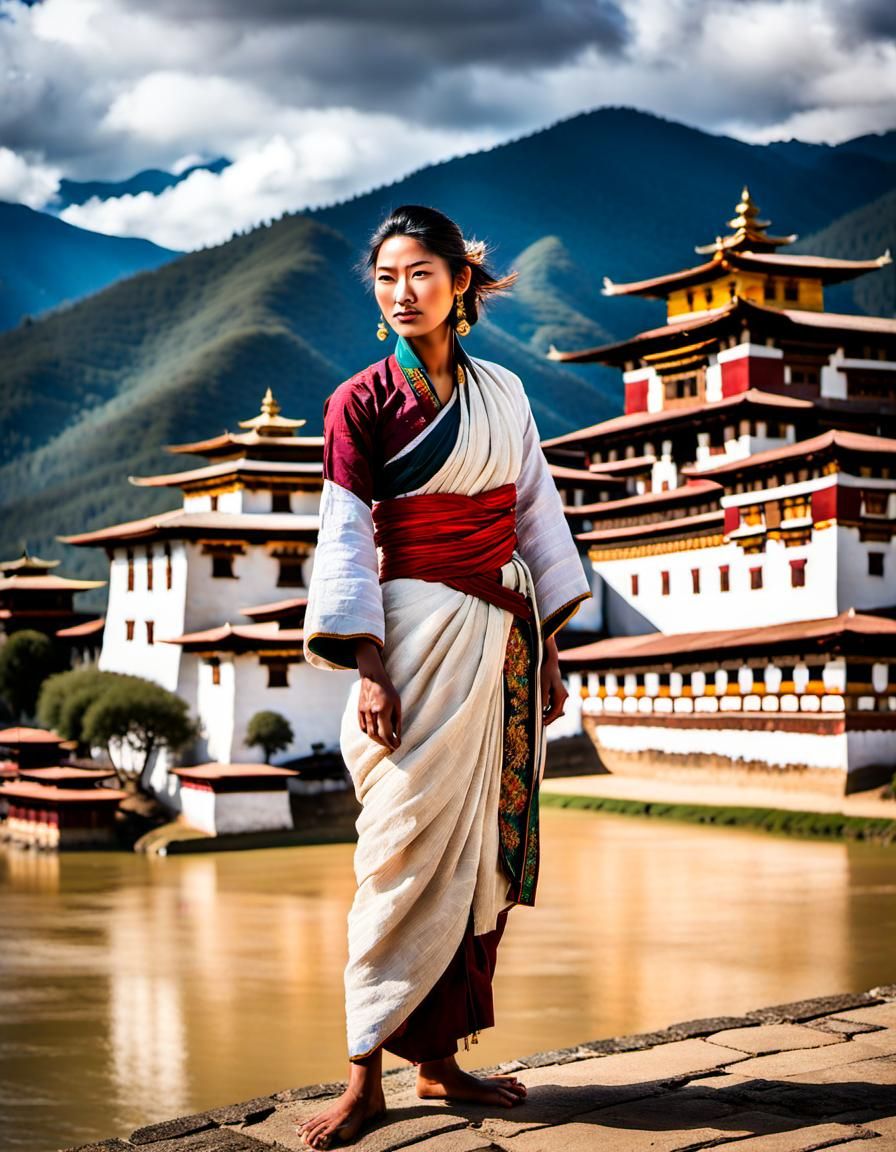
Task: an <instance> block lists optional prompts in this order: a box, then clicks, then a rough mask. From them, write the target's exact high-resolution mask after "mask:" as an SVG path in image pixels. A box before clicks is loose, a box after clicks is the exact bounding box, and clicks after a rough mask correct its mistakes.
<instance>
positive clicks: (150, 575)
mask: <svg viewBox="0 0 896 1152" xmlns="http://www.w3.org/2000/svg"><path fill="white" fill-rule="evenodd" d="M152 563H153V555H152V548H147V549H146V591H147V592H152V579H153V570H152Z"/></svg>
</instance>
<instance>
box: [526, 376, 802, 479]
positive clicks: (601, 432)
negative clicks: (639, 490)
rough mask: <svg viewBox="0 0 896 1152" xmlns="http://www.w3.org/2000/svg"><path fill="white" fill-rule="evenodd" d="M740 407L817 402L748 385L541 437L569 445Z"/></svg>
mask: <svg viewBox="0 0 896 1152" xmlns="http://www.w3.org/2000/svg"><path fill="white" fill-rule="evenodd" d="M740 407H754V408H756V407H758V408H787V409H790V410H793V411H796V410H801V411H804V412H811V411H812V410H813V408H814V405H813V403H812V401H811V400H797V399H796V398H795V397H793V396H779V395H778V394H777V393H776V392H762V391H760V389H758V388H748V389H746V391H744V392H737V393H735V395H733V396H725V397H723V398H722V399H721V400H707V401H703V402H701V403H699V404H682V405H679V406H677V407H675V408H663V409H661V410H660V411H659V412H628V413H626V414H625V415H624V416H612V417H611V418H610V419H609V420H602V421H601V422H600V423H599V424H592V425H591V426H590V427H589V428H580V429H578V430H577V431H576V432H565V433H564V434H563V435H562V436H554V437H553V438H552V439H550V440H542V442H541V443H542V447H544V448H560V447H564V446H565V445H568V444H577V443H580V442H582V441H587V440H594V439H599V438H600V437H602V436H607V435H612V434H613V433H616V432H628V431H630V430H631V429H633V428H649V427H650V426H651V425H653V424H658V425H660V426H661V427H662V426H665V425H671V424H678V423H682V422H685V421H688V420H693V419H695V418H698V417H704V416H706V415H710V414H711V413H713V412H722V413H723V414H724V413H726V412H727V411H728V410H729V409H732V408H740ZM624 463H625V461H624V460H622V461H618V460H614V461H611V462H608V463H606V464H604V463H599V464H594V465H592V467H593V468H594V469H595V470H603V469H607V468H615V467H616V466H617V465H619V464H624Z"/></svg>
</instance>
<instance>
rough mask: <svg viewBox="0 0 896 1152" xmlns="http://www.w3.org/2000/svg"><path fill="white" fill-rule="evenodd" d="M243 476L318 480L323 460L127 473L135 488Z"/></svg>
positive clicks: (233, 462) (228, 462)
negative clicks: (165, 472)
mask: <svg viewBox="0 0 896 1152" xmlns="http://www.w3.org/2000/svg"><path fill="white" fill-rule="evenodd" d="M243 476H251V477H252V478H253V479H255V480H259V479H268V478H269V479H270V480H272V481H279V480H283V479H302V478H306V477H310V478H311V479H313V480H318V479H322V478H323V463H322V462H321V461H299V462H296V461H292V460H244V459H239V460H222V461H219V462H218V463H217V464H208V465H206V467H204V468H192V469H189V470H188V471H185V472H170V473H168V474H167V475H161V476H129V477H128V480H129V482H130V483H131V484H134V485H136V486H137V487H138V488H183V487H192V486H193V485H196V484H202V483H203V482H205V481H207V480H218V479H222V478H225V477H234V478H237V479H238V478H240V477H243Z"/></svg>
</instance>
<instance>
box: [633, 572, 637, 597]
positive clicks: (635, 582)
mask: <svg viewBox="0 0 896 1152" xmlns="http://www.w3.org/2000/svg"><path fill="white" fill-rule="evenodd" d="M637 595H638V573H637V572H632V596H637Z"/></svg>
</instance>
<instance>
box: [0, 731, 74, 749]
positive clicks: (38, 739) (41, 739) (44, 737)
mask: <svg viewBox="0 0 896 1152" xmlns="http://www.w3.org/2000/svg"><path fill="white" fill-rule="evenodd" d="M65 743H66V740H65V739H64V738H63V737H62V736H60V735H59V733H58V732H53V731H52V730H51V729H48V728H23V727H16V728H2V729H0V744H2V745H3V746H4V747H5V748H14V747H16V746H17V745H19V744H65Z"/></svg>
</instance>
